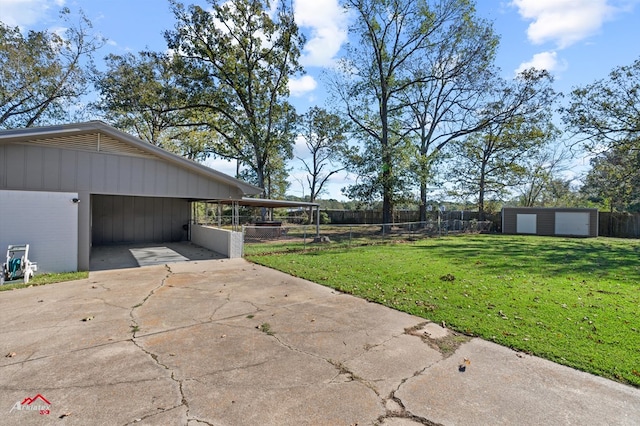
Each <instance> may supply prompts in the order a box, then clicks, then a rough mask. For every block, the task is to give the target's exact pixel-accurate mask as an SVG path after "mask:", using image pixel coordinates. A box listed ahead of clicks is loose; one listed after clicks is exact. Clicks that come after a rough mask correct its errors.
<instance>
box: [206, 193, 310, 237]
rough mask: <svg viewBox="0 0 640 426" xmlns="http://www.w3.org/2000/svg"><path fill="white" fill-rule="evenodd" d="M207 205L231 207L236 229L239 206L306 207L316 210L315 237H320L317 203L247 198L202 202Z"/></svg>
mask: <svg viewBox="0 0 640 426" xmlns="http://www.w3.org/2000/svg"><path fill="white" fill-rule="evenodd" d="M203 201H204V202H207V203H216V204H225V205H231V206H233V209H232V211H233V226H234V227H237V225H238V221H239V219H238V216H239V212H238V210H237V207H239V206H248V207H266V208H284V207H306V208H312V209H315V210H316V236H319V235H320V204H318V203H309V202H307V201H289V200H271V199H267V198H248V197H243V198H240V199H231V198H224V199H217V200H203Z"/></svg>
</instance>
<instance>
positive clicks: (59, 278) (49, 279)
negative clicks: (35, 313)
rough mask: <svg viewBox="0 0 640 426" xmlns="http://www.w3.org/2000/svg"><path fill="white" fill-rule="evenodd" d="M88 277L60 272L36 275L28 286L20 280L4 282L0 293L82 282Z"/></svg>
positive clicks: (77, 273)
mask: <svg viewBox="0 0 640 426" xmlns="http://www.w3.org/2000/svg"><path fill="white" fill-rule="evenodd" d="M88 277H89V272H86V271H81V272H62V273H56V274H53V273H50V274H36V275H34V276H33V277H32V278H31V279H30V280H29V283H28V284H24V283H23V282H22V279H18V280H15V281H5V283H4V285H1V286H0V291H7V290H16V289H19V288H26V287H36V286H40V285H46V284H53V283H59V282H63V281H75V280H82V279H85V278H88Z"/></svg>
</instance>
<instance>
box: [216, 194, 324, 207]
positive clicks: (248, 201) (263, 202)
mask: <svg viewBox="0 0 640 426" xmlns="http://www.w3.org/2000/svg"><path fill="white" fill-rule="evenodd" d="M207 202H210V203H218V204H234V203H238V205H240V206H248V207H269V208H284V207H307V208H308V207H319V206H320V204H318V203H309V202H306V201H288V200H269V199H266V198H247V197H243V198H241V199H239V200H233V199H219V200H207Z"/></svg>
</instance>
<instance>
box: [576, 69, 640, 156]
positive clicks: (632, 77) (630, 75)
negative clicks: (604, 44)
mask: <svg viewBox="0 0 640 426" xmlns="http://www.w3.org/2000/svg"><path fill="white" fill-rule="evenodd" d="M563 118H564V121H565V123H566V124H567V126H568V127H569V129H571V130H573V131H574V132H575V133H577V134H580V135H582V136H583V139H582V140H583V141H584V142H586V147H587V149H589V150H591V151H592V152H601V151H602V150H603V148H608V147H615V146H616V145H618V144H620V143H625V142H630V143H637V142H638V141H639V140H640V59H637V60H636V61H635V62H634V63H633V64H631V65H628V66H621V67H618V68H616V69H614V70H613V71H611V73H610V74H609V77H608V78H607V79H602V80H598V81H596V82H595V83H592V84H589V85H587V86H585V87H581V88H577V89H574V90H573V92H571V101H570V104H569V107H568V108H566V109H565V110H564V114H563ZM636 146H637V145H636Z"/></svg>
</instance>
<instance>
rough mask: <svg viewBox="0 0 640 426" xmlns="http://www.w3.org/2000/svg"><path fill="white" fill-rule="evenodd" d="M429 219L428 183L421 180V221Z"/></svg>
mask: <svg viewBox="0 0 640 426" xmlns="http://www.w3.org/2000/svg"><path fill="white" fill-rule="evenodd" d="M426 221H427V183H426V182H420V222H423V223H424V222H426Z"/></svg>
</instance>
